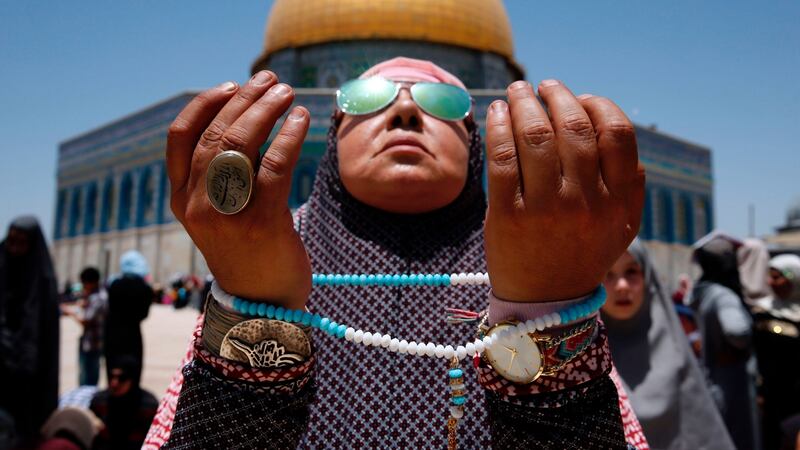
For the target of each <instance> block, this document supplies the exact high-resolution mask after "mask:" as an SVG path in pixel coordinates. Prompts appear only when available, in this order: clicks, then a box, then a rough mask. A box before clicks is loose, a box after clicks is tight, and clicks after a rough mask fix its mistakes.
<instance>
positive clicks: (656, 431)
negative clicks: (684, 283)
mask: <svg viewBox="0 0 800 450" xmlns="http://www.w3.org/2000/svg"><path fill="white" fill-rule="evenodd" d="M604 284H605V287H606V291H607V292H608V300H607V301H606V304H605V306H604V307H603V309H602V316H603V321H604V322H605V324H606V326H607V327H608V339H609V345H610V347H611V355H612V357H613V359H614V365H615V366H616V368H617V371H618V372H619V374H620V376H621V378H622V381H623V384H624V386H625V389H626V391H627V392H628V394H629V395H630V399H631V404H632V406H633V409H634V411H635V412H636V415H637V417H638V418H639V422H640V423H641V424H642V428H643V429H644V433H645V436H646V437H647V440H648V442H649V444H650V447H651V448H653V449H699V448H703V449H730V448H733V442H732V441H731V440H730V437H729V435H728V432H727V431H726V429H725V424H724V423H723V421H722V417H721V416H720V414H719V412H718V411H717V408H716V406H715V404H714V401H713V400H712V397H711V394H710V393H709V390H708V388H707V387H706V382H705V377H704V376H703V373H702V372H701V370H700V368H699V366H698V364H697V361H696V358H695V357H694V354H693V353H692V350H691V348H690V346H689V342H688V341H687V339H686V336H685V334H684V332H683V329H682V327H681V324H680V321H679V320H678V316H677V314H676V312H675V308H674V306H673V304H672V302H671V301H670V298H669V297H668V296H667V295H666V293H665V292H664V290H663V289H662V288H661V284H660V283H659V281H658V276H657V274H656V271H655V269H654V267H653V263H652V261H651V260H650V257H649V256H648V254H647V250H646V249H645V247H644V245H642V243H641V242H640V241H639V240H638V239H637V240H635V241H634V242H633V243H632V244H631V245H630V247H628V251H627V252H626V253H624V254H623V255H622V256H621V257H620V258H619V259H618V260H617V262H616V263H615V264H614V266H613V267H612V268H611V270H610V271H609V272H608V274H607V275H606V280H605V282H604Z"/></svg>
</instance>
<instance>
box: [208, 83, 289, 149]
mask: <svg viewBox="0 0 800 450" xmlns="http://www.w3.org/2000/svg"><path fill="white" fill-rule="evenodd" d="M293 100H294V90H292V88H291V87H289V85H287V84H283V83H279V84H276V85H274V86H272V87H271V88H270V89H269V90H268V91H267V92H266V93H265V94H264V95H262V96H261V97H260V98H259V99H258V100H256V101H255V103H253V104H252V105H250V107H249V108H247V110H246V111H244V112H243V113H242V115H241V116H239V118H238V119H236V121H234V122H233V123H232V124H231V125H230V126H229V127H228V128H227V129H226V130H225V132H223V133H222V138H221V139H220V143H221V145H220V147H221V148H222V149H224V150H236V151H240V152H242V153H244V154H246V155H247V156H249V157H250V158H251V160H252V161H253V162H254V163H255V162H256V161H257V160H258V159H259V156H260V155H259V149H260V148H261V146H262V145H263V144H264V142H265V141H266V140H267V138H268V137H269V134H270V133H271V132H272V127H274V126H275V122H277V120H278V118H280V117H281V116H282V115H283V113H284V112H286V110H287V109H289V106H291V104H292V101H293Z"/></svg>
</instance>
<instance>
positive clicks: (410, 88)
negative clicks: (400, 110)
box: [336, 76, 475, 122]
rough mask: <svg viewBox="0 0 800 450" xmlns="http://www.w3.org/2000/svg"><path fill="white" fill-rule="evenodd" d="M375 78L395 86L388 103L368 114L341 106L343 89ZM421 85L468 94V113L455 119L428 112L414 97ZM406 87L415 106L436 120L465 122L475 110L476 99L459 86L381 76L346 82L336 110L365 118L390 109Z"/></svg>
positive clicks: (340, 92)
mask: <svg viewBox="0 0 800 450" xmlns="http://www.w3.org/2000/svg"><path fill="white" fill-rule="evenodd" d="M373 78H377V79H380V80H384V81H386V82H389V83H391V84H392V85H394V93H393V94H392V96H391V97H390V98H389V100H387V102H386V103H385V104H383V105H381V106H380V107H378V108H375V109H373V110H370V111H367V112H362V113H352V112H348V111H345V110H344V109H343V108H342V107H341V106H339V104H340V99H341V95H342V88H343V87H344V86H346V85H348V84H349V83H353V82H357V81H367V80H371V79H373ZM420 84H444V85H447V86H452V87H454V88H456V89H459V90H461V91H464V92H466V94H467V96H468V97H469V101H470V106H469V109H468V110H467V112H466V113H464V115H463V116H461V117H458V118H454V119H450V118H445V117H441V116H438V115H436V114H433V113H431V112H430V111H428V110H427V109H426V108H425V107H424V106H422V105H421V104H420V103H419V102H418V101H417V98H416V97H415V95H414V87H415V86H417V85H420ZM405 86H408V92H409V94H411V99H412V100H413V101H414V104H415V105H417V106H418V107H419V109H421V110H422V111H424V112H425V114H428V115H429V116H431V117H435V118H437V119H439V120H446V121H449V122H458V121H459V120H464V119H466V118H468V117H469V116H470V115H471V114H472V110H473V109H475V99H474V98H472V96H471V95H470V94H469V91H467V90H466V89H463V88H461V87H459V86H456V85H453V84H449V83H434V82H431V81H403V80H390V79H388V78H384V77H380V76H377V77H370V78H356V79H354V80H349V81H346V82H344V84H342V86H341V87H339V89H337V90H336V109H338V110H339V111H341V112H342V113H344V114H347V115H350V116H365V115H367V114H373V113H376V112H378V111H381V110H383V109H385V108H388V107H389V106H390V105H391V104H392V103H394V101H395V100H397V96H398V95H400V90H401V89H402V88H403V87H405Z"/></svg>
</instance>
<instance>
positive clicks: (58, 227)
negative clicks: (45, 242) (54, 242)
mask: <svg viewBox="0 0 800 450" xmlns="http://www.w3.org/2000/svg"><path fill="white" fill-rule="evenodd" d="M66 213H67V191H66V190H65V189H61V190H60V191H58V195H57V199H56V223H55V227H54V229H53V239H61V238H62V237H63V236H64V226H65V225H66V223H67V220H66V217H65V216H66Z"/></svg>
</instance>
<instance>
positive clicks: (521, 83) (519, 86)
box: [508, 80, 530, 91]
mask: <svg viewBox="0 0 800 450" xmlns="http://www.w3.org/2000/svg"><path fill="white" fill-rule="evenodd" d="M528 86H530V84H528V82H527V81H525V80H519V81H515V82H513V83H511V86H509V87H508V88H509V89H511V90H514V91H515V90H517V89H524V88H526V87H528Z"/></svg>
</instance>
